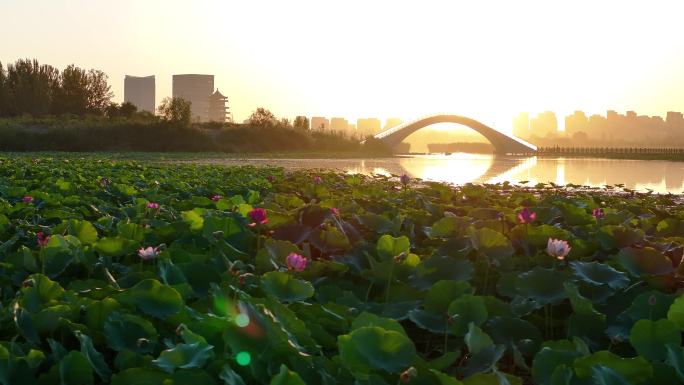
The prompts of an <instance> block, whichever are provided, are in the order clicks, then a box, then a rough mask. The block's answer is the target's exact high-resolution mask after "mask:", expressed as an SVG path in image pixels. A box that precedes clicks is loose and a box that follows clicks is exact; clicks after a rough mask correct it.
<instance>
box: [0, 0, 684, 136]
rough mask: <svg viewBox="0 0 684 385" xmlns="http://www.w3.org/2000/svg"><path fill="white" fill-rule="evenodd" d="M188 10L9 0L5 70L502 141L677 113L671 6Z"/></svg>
mask: <svg viewBox="0 0 684 385" xmlns="http://www.w3.org/2000/svg"><path fill="white" fill-rule="evenodd" d="M185 4H186V3H183V2H180V1H165V2H162V1H158V0H153V1H146V2H145V3H144V4H141V3H140V2H134V1H132V0H122V1H119V2H116V3H103V2H91V1H85V0H71V1H70V0H37V1H32V2H24V1H18V0H10V1H9V2H5V4H4V5H5V6H4V12H3V13H4V15H11V17H9V18H7V20H3V24H4V26H5V30H6V31H18V33H13V34H11V37H9V38H8V39H5V41H3V43H2V47H0V48H2V50H1V52H0V60H2V62H3V64H6V63H9V62H13V61H15V60H17V59H20V58H36V59H38V60H39V61H40V62H41V63H45V64H51V65H54V66H56V67H58V68H64V67H66V66H67V65H68V64H71V63H74V64H76V65H78V66H80V67H83V68H96V69H100V70H103V71H104V72H106V73H107V74H108V75H109V82H110V84H111V85H112V91H113V92H114V94H115V98H114V100H115V101H118V102H120V101H122V99H123V80H124V76H125V75H135V76H146V75H155V76H156V79H157V80H156V82H157V92H156V93H157V103H159V101H160V100H161V99H162V98H163V97H165V96H169V95H171V75H173V74H180V73H206V74H213V75H215V86H216V87H217V88H219V89H220V90H221V92H222V93H223V94H224V95H226V96H228V97H229V98H230V103H229V104H230V107H231V110H232V112H233V115H234V117H235V119H236V121H242V120H243V119H245V118H246V117H247V116H248V115H249V114H250V113H251V112H252V111H253V110H254V109H256V107H259V106H263V107H266V108H268V109H270V110H272V111H273V112H274V113H275V114H276V115H278V116H287V117H294V116H296V115H307V116H326V117H332V116H341V117H346V118H348V119H350V120H354V119H356V118H358V117H371V116H372V117H378V118H381V119H383V120H384V119H386V118H387V117H392V116H396V117H400V118H403V119H411V118H414V117H417V116H420V115H423V114H426V113H431V112H435V111H449V112H454V113H459V114H462V115H469V116H472V117H474V118H478V119H480V120H482V121H483V122H484V123H487V124H492V125H497V126H498V127H500V128H501V129H503V130H508V129H510V126H511V119H512V117H513V116H514V115H515V114H516V113H517V112H519V111H527V112H530V113H537V112H540V111H545V110H552V111H555V112H556V113H557V115H558V116H564V115H566V114H568V113H570V112H572V111H574V110H575V109H580V110H583V111H585V112H587V113H588V114H593V113H600V114H604V113H605V111H606V110H608V109H612V110H617V111H626V110H634V111H637V112H639V113H640V114H647V115H660V116H664V115H665V113H666V112H667V111H682V110H684V72H682V71H681V70H680V68H684V51H683V50H681V47H683V46H684V29H682V28H680V27H678V26H679V25H681V14H682V12H681V11H682V10H684V5H682V4H678V3H676V2H673V1H656V2H649V3H648V7H645V4H644V6H640V4H643V3H636V2H618V1H605V2H601V3H600V4H594V3H593V2H589V1H576V2H573V3H571V4H563V5H558V4H555V3H554V4H551V3H548V2H542V1H523V2H515V3H509V2H504V1H486V2H478V3H477V4H473V3H464V2H458V3H453V2H439V1H429V2H421V3H420V5H418V4H413V5H403V4H396V3H394V2H374V3H372V4H367V3H364V2H356V1H352V2H344V3H334V4H329V3H326V4H322V3H320V2H313V1H311V2H309V1H306V2H304V1H298V2H294V3H287V4H286V3H282V2H275V1H268V2H259V3H252V2H229V1H218V0H204V1H196V2H193V3H192V6H186V5H185ZM38 10H40V11H38ZM38 12H39V13H38ZM19 31H20V32H19ZM56 31H57V33H56Z"/></svg>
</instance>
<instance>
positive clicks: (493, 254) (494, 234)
mask: <svg viewBox="0 0 684 385" xmlns="http://www.w3.org/2000/svg"><path fill="white" fill-rule="evenodd" d="M468 235H469V236H470V242H471V243H472V245H473V248H474V249H475V250H478V251H479V252H481V253H483V254H485V255H486V256H487V257H489V258H490V259H491V260H494V261H497V260H501V259H504V258H508V257H510V256H511V255H513V252H514V251H515V250H514V249H513V246H512V245H511V241H510V240H508V238H506V236H505V235H503V234H501V233H500V232H498V231H495V230H492V229H490V228H487V227H484V228H481V229H477V230H476V229H474V228H470V229H469V231H468Z"/></svg>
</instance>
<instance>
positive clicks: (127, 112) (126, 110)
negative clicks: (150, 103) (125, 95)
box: [119, 102, 138, 118]
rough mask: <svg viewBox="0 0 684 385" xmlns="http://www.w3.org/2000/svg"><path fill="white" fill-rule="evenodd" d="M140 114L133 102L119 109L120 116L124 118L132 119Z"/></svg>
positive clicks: (122, 104) (125, 103) (123, 104)
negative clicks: (137, 113) (136, 114)
mask: <svg viewBox="0 0 684 385" xmlns="http://www.w3.org/2000/svg"><path fill="white" fill-rule="evenodd" d="M136 112H138V107H137V106H136V105H135V104H133V103H131V102H123V103H121V106H120V107H119V115H121V116H123V117H124V118H132V117H133V115H135V113H136Z"/></svg>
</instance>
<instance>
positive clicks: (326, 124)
mask: <svg viewBox="0 0 684 385" xmlns="http://www.w3.org/2000/svg"><path fill="white" fill-rule="evenodd" d="M329 128H330V121H329V120H328V118H324V117H321V116H313V117H312V118H311V129H312V130H327V129H329Z"/></svg>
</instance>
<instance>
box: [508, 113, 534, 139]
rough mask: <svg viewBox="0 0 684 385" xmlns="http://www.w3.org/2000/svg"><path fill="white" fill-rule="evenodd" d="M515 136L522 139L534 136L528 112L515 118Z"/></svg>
mask: <svg viewBox="0 0 684 385" xmlns="http://www.w3.org/2000/svg"><path fill="white" fill-rule="evenodd" d="M513 135H515V136H518V137H521V138H529V137H530V136H532V135H531V132H530V115H529V114H528V113H527V112H521V113H519V114H518V116H516V117H514V118H513Z"/></svg>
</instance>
